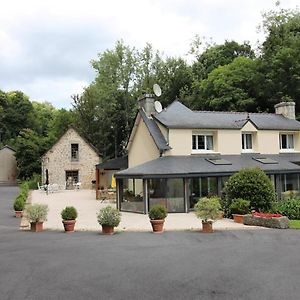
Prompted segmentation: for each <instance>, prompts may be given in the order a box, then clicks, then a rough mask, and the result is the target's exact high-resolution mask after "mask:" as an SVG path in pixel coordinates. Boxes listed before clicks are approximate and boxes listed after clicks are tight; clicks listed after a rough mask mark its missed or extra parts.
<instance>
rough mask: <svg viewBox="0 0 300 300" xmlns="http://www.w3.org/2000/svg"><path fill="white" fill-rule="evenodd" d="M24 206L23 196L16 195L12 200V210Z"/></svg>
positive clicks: (18, 209) (21, 208)
mask: <svg viewBox="0 0 300 300" xmlns="http://www.w3.org/2000/svg"><path fill="white" fill-rule="evenodd" d="M24 207H25V201H24V198H23V197H20V196H18V197H17V198H16V199H15V201H14V210H15V211H22V210H24Z"/></svg>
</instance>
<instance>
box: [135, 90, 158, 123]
mask: <svg viewBox="0 0 300 300" xmlns="http://www.w3.org/2000/svg"><path fill="white" fill-rule="evenodd" d="M154 101H155V99H154V95H153V94H144V95H143V96H142V97H141V98H140V99H139V100H138V104H139V107H140V108H143V109H144V111H145V113H146V116H147V117H148V118H149V117H151V114H152V113H155V108H154Z"/></svg>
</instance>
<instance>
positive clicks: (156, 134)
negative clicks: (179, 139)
mask: <svg viewBox="0 0 300 300" xmlns="http://www.w3.org/2000/svg"><path fill="white" fill-rule="evenodd" d="M139 113H140V115H141V117H142V119H143V121H144V123H145V124H146V126H147V128H148V130H149V133H150V135H151V136H152V138H153V140H154V143H155V145H156V146H157V148H158V149H159V150H162V151H165V150H169V149H171V147H170V146H169V145H168V143H167V141H166V139H165V137H164V136H163V134H162V133H161V131H160V129H159V127H158V125H157V124H156V122H155V121H154V120H153V119H150V118H148V117H147V116H146V114H145V112H144V111H143V110H142V109H140V110H139Z"/></svg>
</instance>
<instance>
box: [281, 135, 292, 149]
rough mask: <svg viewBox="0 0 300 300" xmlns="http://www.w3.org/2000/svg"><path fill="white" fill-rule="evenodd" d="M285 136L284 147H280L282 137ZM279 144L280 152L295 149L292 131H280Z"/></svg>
mask: <svg viewBox="0 0 300 300" xmlns="http://www.w3.org/2000/svg"><path fill="white" fill-rule="evenodd" d="M284 135H285V136H286V146H287V147H286V148H283V147H282V137H283V136H284ZM289 136H290V137H292V145H290V140H289ZM279 146H280V151H282V152H289V151H294V150H295V135H294V133H280V134H279Z"/></svg>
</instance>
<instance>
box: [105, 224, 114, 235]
mask: <svg viewBox="0 0 300 300" xmlns="http://www.w3.org/2000/svg"><path fill="white" fill-rule="evenodd" d="M114 233H115V232H114V227H113V226H107V225H102V234H106V235H112V234H114Z"/></svg>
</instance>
